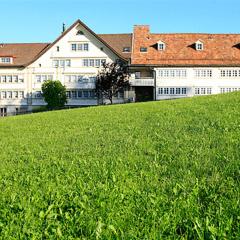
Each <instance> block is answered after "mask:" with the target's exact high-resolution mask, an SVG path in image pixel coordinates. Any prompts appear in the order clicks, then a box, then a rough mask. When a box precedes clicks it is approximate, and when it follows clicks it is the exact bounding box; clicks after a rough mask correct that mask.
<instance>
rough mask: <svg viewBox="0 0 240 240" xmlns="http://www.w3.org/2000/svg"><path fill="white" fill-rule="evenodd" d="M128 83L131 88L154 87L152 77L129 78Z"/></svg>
mask: <svg viewBox="0 0 240 240" xmlns="http://www.w3.org/2000/svg"><path fill="white" fill-rule="evenodd" d="M129 83H130V84H131V85H132V86H150V87H153V86H154V78H153V77H143V78H130V80H129Z"/></svg>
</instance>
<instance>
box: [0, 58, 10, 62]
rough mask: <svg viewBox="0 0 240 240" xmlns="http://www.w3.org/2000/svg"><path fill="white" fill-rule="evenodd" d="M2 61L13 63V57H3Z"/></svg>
mask: <svg viewBox="0 0 240 240" xmlns="http://www.w3.org/2000/svg"><path fill="white" fill-rule="evenodd" d="M0 62H1V63H11V62H12V58H11V57H1V58H0Z"/></svg>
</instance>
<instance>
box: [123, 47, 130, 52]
mask: <svg viewBox="0 0 240 240" xmlns="http://www.w3.org/2000/svg"><path fill="white" fill-rule="evenodd" d="M130 51H131V50H130V47H124V48H123V52H130Z"/></svg>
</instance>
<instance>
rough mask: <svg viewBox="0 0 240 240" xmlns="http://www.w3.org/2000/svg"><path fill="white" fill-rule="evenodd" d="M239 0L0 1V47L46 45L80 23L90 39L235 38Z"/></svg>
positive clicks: (239, 23) (239, 19) (239, 20)
mask: <svg viewBox="0 0 240 240" xmlns="http://www.w3.org/2000/svg"><path fill="white" fill-rule="evenodd" d="M239 10H240V0H195V1H194V0H0V42H5V43H7V42H51V41H53V40H54V39H55V38H56V37H57V36H58V35H59V34H60V32H61V28H62V23H63V22H65V23H66V25H67V26H69V25H71V24H72V23H73V22H74V21H76V20H77V19H81V20H82V21H83V22H84V23H85V24H87V25H88V26H89V27H90V28H91V29H92V30H93V31H95V32H96V33H128V32H132V28H133V25H134V24H149V25H150V26H151V31H152V32H158V33H161V32H162V33H166V32H169V33H171V32H182V33H186V32H203V33H240V11H239Z"/></svg>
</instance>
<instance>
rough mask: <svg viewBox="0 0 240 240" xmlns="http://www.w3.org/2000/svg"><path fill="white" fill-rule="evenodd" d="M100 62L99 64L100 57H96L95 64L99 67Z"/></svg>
mask: <svg viewBox="0 0 240 240" xmlns="http://www.w3.org/2000/svg"><path fill="white" fill-rule="evenodd" d="M100 64H101V62H100V59H96V60H95V66H96V67H100Z"/></svg>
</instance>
